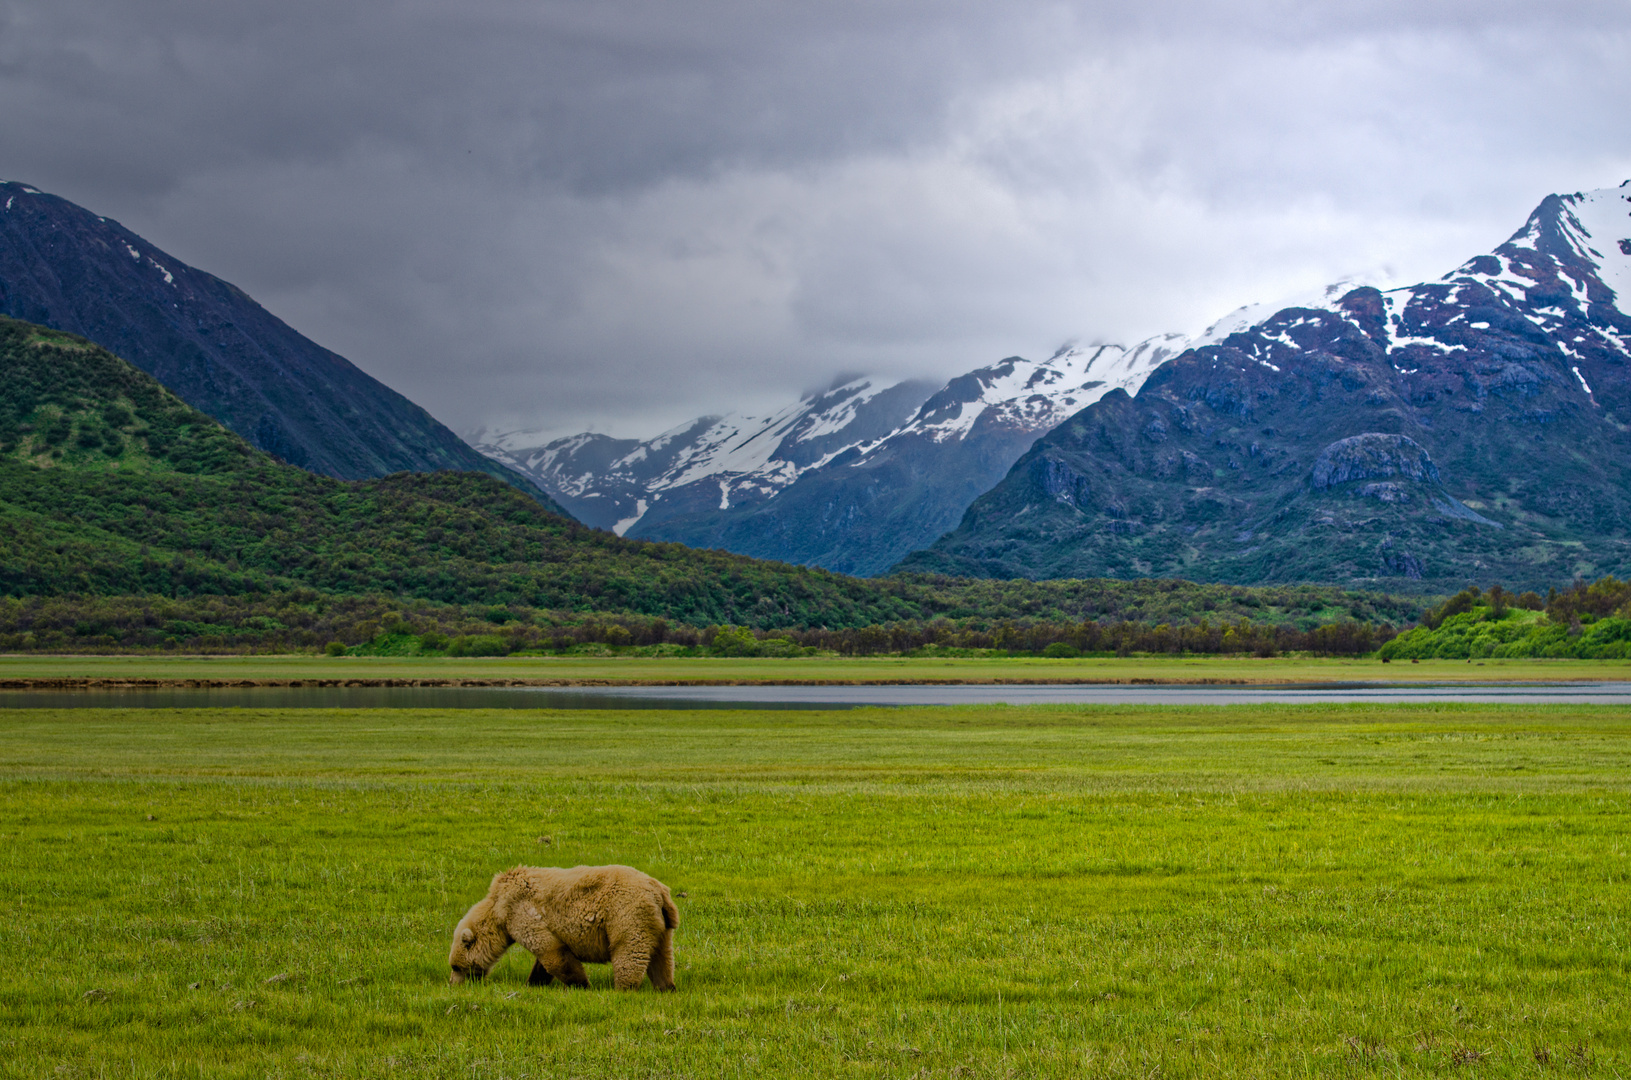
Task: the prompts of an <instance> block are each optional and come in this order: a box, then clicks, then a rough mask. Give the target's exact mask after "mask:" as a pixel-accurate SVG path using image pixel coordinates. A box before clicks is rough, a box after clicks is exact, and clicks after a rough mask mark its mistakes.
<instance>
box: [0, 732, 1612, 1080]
mask: <svg viewBox="0 0 1631 1080" xmlns="http://www.w3.org/2000/svg"><path fill="white" fill-rule="evenodd" d="M1628 736H1631V713H1628V712H1627V710H1624V709H1612V708H1585V707H1562V706H1559V707H1546V708H1532V707H1525V708H1521V709H1516V708H1507V709H1497V708H1491V707H1481V706H1431V707H1399V706H1380V707H1375V706H1301V707H1283V708H1261V707H1240V708H1199V709H1164V708H1060V707H1033V708H1025V709H1019V708H977V709H976V708H961V709H900V710H855V711H850V712H842V713H795V714H790V713H764V712H745V711H744V712H691V713H658V712H595V713H572V712H537V713H524V712H513V711H504V712H459V713H437V712H430V711H422V712H407V711H378V712H347V713H320V712H316V711H304V710H302V711H289V712H203V711H197V712H190V711H189V712H158V711H155V712H138V711H130V712H126V711H121V710H107V711H84V712H23V711H8V712H0V880H3V881H4V882H5V883H6V887H5V889H4V891H3V893H0V896H3V897H4V900H5V903H6V915H7V917H6V918H4V919H0V955H3V956H4V958H5V960H6V964H5V972H6V974H5V977H4V978H3V979H0V1075H4V1076H39V1075H51V1074H53V1073H57V1074H60V1075H69V1076H73V1075H80V1076H149V1075H156V1076H171V1075H181V1076H190V1075H207V1076H229V1077H230V1076H287V1077H299V1076H404V1077H407V1076H461V1077H522V1076H529V1077H546V1076H547V1077H572V1076H607V1077H642V1076H661V1077H669V1076H692V1077H698V1078H706V1077H719V1076H725V1077H736V1076H765V1075H771V1076H780V1075H789V1076H790V1075H821V1076H857V1077H873V1076H877V1077H910V1076H932V1077H949V1076H1009V1075H1012V1076H1033V1075H1035V1076H1081V1075H1086V1076H1135V1075H1136V1076H1151V1075H1160V1076H1217V1075H1263V1076H1289V1075H1305V1074H1312V1075H1322V1076H1369V1075H1378V1076H1396V1075H1407V1076H1411V1075H1468V1076H1508V1075H1519V1076H1553V1075H1556V1076H1574V1075H1587V1074H1589V1075H1601V1076H1615V1075H1626V1074H1627V1073H1631V1023H1628V1021H1627V1018H1626V1009H1625V988H1626V985H1627V975H1628V971H1627V946H1628V944H1631V942H1628V934H1627V911H1628V910H1631V886H1628V885H1627V882H1626V877H1627V873H1628V872H1631V852H1628V834H1631V829H1628V826H1631V738H1628ZM545 838H547V842H546V841H545ZM518 862H527V863H534V864H543V865H572V864H574V863H579V862H583V863H601V862H627V863H631V864H634V865H637V866H640V867H642V868H643V869H646V870H648V871H649V872H651V873H653V874H655V875H656V876H658V877H659V878H661V879H662V880H664V881H665V882H667V883H668V884H669V885H670V886H671V887H672V888H674V889H675V890H676V891H683V892H685V893H686V896H685V897H683V898H681V899H679V900H678V903H679V905H680V909H681V913H682V925H681V928H680V930H679V934H678V950H679V971H678V980H679V984H680V989H679V992H678V993H677V994H673V995H658V994H655V993H653V992H651V991H650V989H649V988H647V989H643V990H642V991H641V992H639V993H637V994H618V993H615V992H613V991H611V990H609V989H608V988H607V986H608V983H609V978H608V973H607V971H606V969H604V968H599V969H591V970H592V974H593V977H594V979H595V989H594V990H592V991H589V992H571V991H566V990H563V989H561V988H560V987H558V986H556V987H549V988H540V989H533V988H529V987H527V986H526V985H525V977H526V972H527V968H528V966H529V961H528V959H527V958H526V957H525V956H524V955H523V954H520V953H519V952H517V953H515V954H513V955H511V956H510V957H508V958H506V960H505V961H504V962H503V963H502V964H501V965H500V966H499V967H498V968H497V970H496V971H495V972H494V973H493V975H492V976H491V977H490V978H489V979H488V980H487V981H486V982H484V983H483V984H481V985H479V986H475V987H460V988H457V989H455V988H451V987H449V986H447V984H446V966H445V965H446V959H445V958H446V952H447V944H448V938H449V935H450V934H451V929H452V926H453V924H454V922H455V921H456V920H457V918H458V917H459V915H460V914H462V913H463V911H464V909H465V908H466V907H467V906H468V905H469V904H470V903H472V902H473V901H474V900H476V899H477V898H478V897H479V896H480V895H481V893H482V892H483V891H484V889H485V886H486V882H487V879H488V877H489V876H490V875H491V873H492V872H493V871H494V870H497V869H499V868H502V867H505V866H508V865H512V864H514V863H518ZM282 976H287V977H286V978H280V977H282ZM273 979H277V980H278V981H268V980H273ZM195 984H196V985H195Z"/></svg>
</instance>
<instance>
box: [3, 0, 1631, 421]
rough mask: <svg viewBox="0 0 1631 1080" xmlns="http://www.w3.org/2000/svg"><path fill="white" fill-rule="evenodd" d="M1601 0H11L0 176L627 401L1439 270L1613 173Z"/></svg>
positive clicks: (560, 381) (637, 410)
mask: <svg viewBox="0 0 1631 1080" xmlns="http://www.w3.org/2000/svg"><path fill="white" fill-rule="evenodd" d="M1628 46H1631V9H1628V8H1627V7H1626V5H1624V4H1623V3H1569V2H1560V3H1553V4H1547V5H1535V4H1532V3H1524V4H1519V3H1486V4H1481V5H1477V7H1476V11H1474V10H1473V6H1472V5H1467V4H1464V3H1436V4H1435V3H1419V2H1418V3H1409V4H1406V3H1380V4H1370V5H1352V4H1335V3H1331V4H1308V3H1290V2H1285V3H1269V2H1256V3H1246V2H1235V3H1230V2H1224V3H1216V4H1210V5H1199V6H1198V5H1194V4H1192V3H1176V2H1172V3H1162V2H1153V3H1152V2H1144V3H1101V4H1078V5H1072V4H1054V3H1025V2H1017V3H1015V2H1010V3H1004V4H1002V5H996V4H972V3H964V4H957V3H927V2H923V3H917V2H900V3H889V2H878V0H870V2H859V0H856V2H851V3H825V4H821V5H813V4H804V5H775V4H763V3H746V2H742V3H734V2H727V0H719V2H683V3H677V4H668V5H653V4H648V3H630V2H623V0H596V2H592V3H588V2H585V3H550V2H545V3H525V4H523V3H506V2H494V0H468V2H465V3H461V4H458V5H453V4H429V3H377V2H374V3H366V4H364V3H347V2H345V0H324V2H323V3H314V2H307V0H282V2H279V3H276V4H273V3H244V4H237V5H221V4H218V3H213V2H203V0H173V2H168V3H164V2H155V3H145V4H140V5H121V4H114V3H108V2H106V0H103V2H99V3H98V2H89V0H54V2H53V3H52V4H50V5H42V4H34V3H29V4H23V3H10V4H0V106H3V107H0V175H4V176H6V177H7V178H10V179H18V180H25V181H28V182H30V183H33V184H36V185H38V186H40V187H42V188H44V189H46V190H48V191H52V192H54V193H56V194H60V195H63V196H65V197H67V198H70V199H73V200H75V201H77V202H80V203H82V204H84V205H86V206H88V207H90V208H92V209H94V210H95V211H96V212H98V213H101V214H106V215H108V216H111V217H114V218H117V219H119V220H120V221H122V222H123V223H124V224H126V225H127V226H129V227H131V228H133V229H135V230H136V231H137V232H140V233H142V234H143V235H145V236H147V237H148V238H149V239H151V240H152V241H153V242H154V243H156V244H158V245H160V246H161V247H164V248H166V249H168V250H170V251H172V252H173V253H175V254H176V255H177V256H179V257H181V258H183V259H186V260H187V261H189V262H191V263H193V264H194V265H196V266H199V267H201V268H203V269H206V270H209V271H211V272H212V273H216V274H218V275H220V276H222V277H225V278H227V279H228V280H231V281H233V282H235V283H237V284H239V285H240V286H242V287H244V288H245V289H246V290H248V291H249V292H250V293H251V294H252V295H254V296H255V297H256V298H257V299H259V300H260V301H261V302H262V303H263V304H265V305H266V306H267V307H268V308H270V309H271V310H272V311H274V312H276V313H277V314H279V315H281V316H283V317H284V318H285V319H286V320H287V321H289V322H290V323H291V324H293V325H294V326H295V327H296V328H298V329H300V330H301V331H303V332H304V333H306V334H307V335H309V336H311V337H312V338H314V339H316V340H317V341H319V342H321V343H322V344H324V345H327V346H329V347H331V348H334V349H336V350H337V351H339V352H342V353H344V354H345V355H347V356H349V357H350V358H352V359H353V360H355V361H356V362H357V363H358V364H359V365H361V366H362V367H364V368H365V369H366V370H368V371H370V372H371V373H373V374H375V375H376V376H378V377H380V378H382V379H384V380H385V381H386V382H388V383H390V384H391V385H393V386H394V387H396V388H398V389H399V390H401V391H403V392H404V393H406V394H408V395H409V396H410V397H412V398H414V399H415V400H416V401H419V402H420V403H421V404H423V405H425V406H426V407H427V408H429V409H430V410H431V411H432V412H433V413H435V414H436V415H437V416H438V417H440V418H441V419H443V420H445V421H447V422H448V423H449V424H451V425H453V426H454V427H455V428H458V429H461V430H469V429H472V428H474V427H477V426H479V425H501V426H502V425H523V426H529V427H539V428H545V429H551V430H555V431H558V432H561V433H565V432H568V431H573V430H580V429H582V428H584V427H590V426H592V427H595V428H597V429H599V430H610V431H614V432H618V433H624V434H642V435H644V434H650V433H652V432H653V431H655V430H658V429H660V428H661V427H664V426H667V425H668V424H670V423H673V422H677V421H679V420H681V419H684V418H686V417H688V416H690V415H694V414H696V413H698V412H702V411H708V410H714V409H718V408H720V407H722V406H727V407H728V406H753V405H756V404H762V403H766V402H772V401H778V402H779V401H781V400H784V399H785V398H787V397H788V396H789V395H791V394H796V393H797V392H798V391H799V389H800V388H802V387H805V386H809V385H812V384H815V383H817V382H821V381H824V378H825V377H826V376H827V375H829V374H830V373H833V372H837V371H839V370H864V371H870V372H876V373H880V374H889V375H900V376H905V375H931V376H934V375H938V376H942V377H943V376H946V375H950V374H956V373H959V372H961V371H965V370H968V369H970V368H972V367H975V366H978V365H981V364H985V363H989V362H991V361H992V360H995V359H997V358H999V357H1001V356H1004V355H1008V354H1011V353H1015V352H1018V353H1022V354H1029V355H1036V354H1038V353H1043V352H1047V351H1051V349H1052V348H1053V347H1054V346H1055V345H1057V344H1058V343H1059V342H1060V341H1062V340H1065V339H1067V338H1081V339H1090V340H1091V339H1098V340H1124V341H1125V340H1133V339H1137V338H1141V337H1143V336H1146V335H1148V334H1151V333H1155V332H1159V331H1164V330H1169V329H1171V330H1195V329H1199V328H1200V327H1201V326H1202V325H1204V324H1205V323H1206V322H1208V321H1209V320H1210V319H1211V318H1213V317H1215V316H1217V315H1220V314H1222V313H1223V312H1224V311H1227V310H1229V309H1231V308H1233V307H1235V306H1238V305H1239V304H1242V303H1245V302H1248V301H1253V300H1267V299H1273V298H1275V297H1278V296H1281V295H1285V294H1288V293H1291V292H1295V291H1299V290H1302V289H1307V288H1311V287H1315V286H1318V285H1321V284H1324V283H1325V282H1327V281H1330V280H1334V279H1336V278H1338V277H1342V276H1345V275H1348V274H1352V273H1356V272H1364V273H1371V274H1377V273H1380V274H1382V275H1384V276H1385V275H1389V274H1391V275H1392V276H1394V277H1395V278H1396V279H1398V280H1400V281H1405V280H1417V279H1420V278H1423V277H1430V276H1436V275H1437V274H1439V273H1442V272H1444V271H1445V270H1448V269H1450V268H1451V267H1452V266H1454V265H1455V264H1457V263H1459V262H1460V261H1461V260H1462V259H1464V258H1465V257H1467V256H1469V255H1472V254H1475V253H1477V252H1479V251H1483V250H1486V249H1488V248H1489V247H1491V246H1493V245H1494V244H1496V243H1498V242H1499V241H1501V240H1502V239H1504V238H1505V236H1506V235H1507V234H1508V233H1509V232H1510V231H1511V230H1512V229H1514V228H1516V227H1517V225H1518V224H1520V223H1521V221H1522V219H1523V216H1524V215H1525V214H1526V213H1527V212H1528V210H1529V209H1531V208H1532V206H1533V205H1534V204H1535V203H1536V202H1537V201H1538V200H1539V199H1540V197H1541V196H1543V195H1545V194H1546V193H1548V192H1550V191H1554V190H1575V189H1578V188H1589V187H1599V186H1604V185H1608V184H1614V183H1618V182H1619V181H1621V180H1623V179H1626V178H1627V177H1628V176H1631V129H1628V128H1627V127H1626V125H1624V124H1623V122H1621V119H1620V114H1621V113H1622V112H1623V105H1624V102H1625V101H1627V100H1631V94H1628V90H1631V75H1628V74H1627V69H1628V65H1626V64H1625V63H1624V62H1623V58H1624V57H1625V56H1626V55H1628V54H1631V48H1628Z"/></svg>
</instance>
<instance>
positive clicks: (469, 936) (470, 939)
mask: <svg viewBox="0 0 1631 1080" xmlns="http://www.w3.org/2000/svg"><path fill="white" fill-rule="evenodd" d="M459 940H460V941H462V942H464V944H465V947H466V948H468V947H469V946H470V945H472V944H474V943H475V940H476V932H475V931H474V930H472V929H470V928H469V927H468V926H467V927H465V928H464V929H463V930H460V931H459Z"/></svg>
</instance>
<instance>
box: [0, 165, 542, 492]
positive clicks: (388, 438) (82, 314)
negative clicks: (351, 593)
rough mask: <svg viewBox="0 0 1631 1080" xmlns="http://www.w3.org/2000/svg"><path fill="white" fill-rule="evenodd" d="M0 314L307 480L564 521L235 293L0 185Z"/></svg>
mask: <svg viewBox="0 0 1631 1080" xmlns="http://www.w3.org/2000/svg"><path fill="white" fill-rule="evenodd" d="M0 314H5V315H9V316H11V317H13V318H17V319H23V320H25V321H28V322H32V323H38V324H40V325H43V326H49V327H51V328H53V329H57V330H63V331H67V332H69V333H73V334H78V335H80V336H81V337H85V338H88V339H89V340H91V341H94V342H96V343H97V344H98V345H101V346H102V347H103V348H105V349H107V350H109V351H110V352H113V353H115V354H116V355H118V356H120V357H123V358H125V359H126V360H129V361H130V362H131V363H133V364H135V365H136V366H137V367H138V368H141V369H142V370H143V371H146V372H147V373H149V374H150V375H152V376H154V377H155V378H157V379H158V380H159V381H160V382H161V383H163V384H164V385H165V386H166V387H168V388H169V389H170V390H171V391H172V392H174V393H175V394H176V395H177V396H178V397H180V398H181V399H182V400H183V401H185V402H187V403H188V404H189V405H192V406H193V407H194V408H197V409H199V410H201V411H202V412H205V413H208V414H209V415H211V416H213V417H215V418H216V419H217V420H219V421H221V422H222V423H223V424H225V425H226V426H227V427H229V428H230V429H232V430H233V431H235V432H237V433H238V434H239V435H241V436H242V437H244V438H245V439H247V440H248V441H249V442H251V443H253V444H254V445H255V446H257V447H259V448H260V449H262V450H265V451H267V452H268V453H271V454H274V455H276V456H277V457H279V458H281V459H283V460H284V461H287V462H289V463H290V464H293V465H299V466H301V467H303V468H306V469H309V470H311V471H313V472H317V473H323V474H325V475H328V476H333V477H337V478H340V479H350V480H355V479H362V478H365V477H373V476H384V475H387V474H389V473H395V472H434V471H439V470H456V471H458V470H462V471H472V472H485V473H488V474H489V475H493V476H497V477H499V478H500V479H503V480H504V481H506V482H507V483H511V484H514V485H515V486H516V487H519V488H522V490H525V491H527V492H528V494H531V495H535V496H536V497H537V498H538V499H539V500H540V501H541V502H544V503H545V505H546V506H547V507H548V508H549V509H550V510H552V511H555V512H557V513H564V511H561V509H560V507H559V506H557V505H555V504H554V503H553V501H551V500H549V498H548V496H546V495H544V494H543V493H542V492H541V491H539V490H538V488H537V486H536V485H535V484H533V483H532V482H531V481H530V480H526V479H524V478H522V477H520V476H518V475H517V474H516V473H515V472H513V471H512V470H510V469H507V468H505V467H504V466H502V465H500V464H498V463H497V462H494V461H492V460H491V459H489V458H487V457H485V456H484V455H482V454H479V453H477V452H476V451H475V450H474V449H472V448H471V447H470V446H469V445H467V444H466V443H465V442H464V441H463V440H462V439H460V438H459V437H458V436H457V435H455V434H454V433H453V432H452V431H450V430H449V429H448V428H446V427H445V426H443V425H442V424H441V423H439V422H438V421H437V420H436V419H434V418H433V417H432V416H431V415H430V414H429V413H427V412H425V410H424V409H422V408H420V407H419V406H418V405H415V404H414V403H413V402H411V401H409V400H408V399H407V398H405V397H403V396H402V395H401V394H398V393H397V392H396V391H394V390H392V389H390V388H389V387H387V386H385V385H384V384H383V383H381V382H379V381H378V380H376V379H374V378H372V377H371V376H369V375H367V374H365V373H364V372H362V371H361V370H359V369H358V368H357V367H356V366H355V365H353V364H352V363H351V362H350V361H348V360H346V359H345V358H344V357H342V356H339V355H338V354H336V353H333V352H330V351H329V350H327V349H324V348H322V347H321V346H319V345H317V344H316V343H314V342H312V341H310V340H308V339H307V338H305V337H304V336H302V335H301V334H299V333H298V332H296V331H295V330H294V329H292V328H291V327H289V326H288V325H287V324H286V323H284V322H283V321H282V320H280V319H278V318H277V317H276V316H274V315H272V314H271V313H270V312H268V311H266V309H265V308H263V307H261V306H260V305H259V304H257V303H256V302H255V301H254V300H252V299H250V298H249V297H248V296H247V295H245V294H244V293H243V292H242V291H241V290H240V289H238V288H237V287H235V286H233V285H231V284H229V283H228V282H225V281H222V280H221V279H220V278H217V277H214V276H213V275H210V274H207V273H204V272H203V271H201V270H197V269H194V268H193V267H190V266H188V265H186V264H185V263H183V262H181V261H180V260H179V259H176V258H174V257H173V256H171V255H168V254H166V253H165V252H163V251H161V250H159V249H158V248H156V247H154V246H153V245H152V244H150V243H148V242H147V241H146V240H144V239H143V238H142V237H140V236H137V235H136V234H135V233H133V232H131V231H130V230H128V229H126V228H124V227H123V226H121V225H120V224H119V223H118V222H116V221H111V220H109V219H106V218H101V217H98V216H96V215H95V214H93V213H91V212H90V211H88V210H86V209H84V208H83V207H80V206H77V205H75V204H74V203H71V202H69V201H67V200H66V199H61V198H58V197H56V196H54V195H48V194H45V193H43V192H40V191H37V190H35V189H34V188H31V187H29V186H28V185H26V184H20V183H15V182H5V181H0Z"/></svg>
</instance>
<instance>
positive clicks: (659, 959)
mask: <svg viewBox="0 0 1631 1080" xmlns="http://www.w3.org/2000/svg"><path fill="white" fill-rule="evenodd" d="M646 974H647V975H648V976H650V978H651V985H652V986H653V987H655V988H656V989H658V990H672V989H674V931H672V930H670V931H668V932H667V933H665V934H663V936H662V938H661V939H659V940H658V942H657V951H656V952H654V953H652V954H651V963H649V964H647V965H646Z"/></svg>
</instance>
